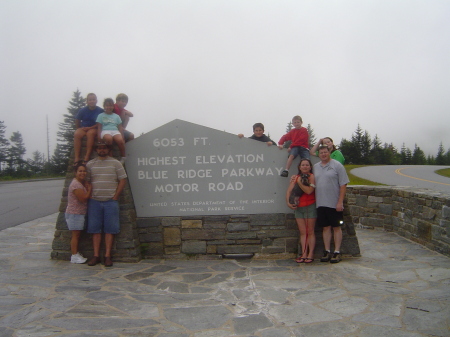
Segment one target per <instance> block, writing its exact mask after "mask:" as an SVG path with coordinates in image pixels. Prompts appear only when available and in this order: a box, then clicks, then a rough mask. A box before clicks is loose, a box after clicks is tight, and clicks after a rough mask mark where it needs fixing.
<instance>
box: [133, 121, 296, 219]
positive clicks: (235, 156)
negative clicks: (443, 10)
mask: <svg viewBox="0 0 450 337" xmlns="http://www.w3.org/2000/svg"><path fill="white" fill-rule="evenodd" d="M126 152H127V160H126V170H127V173H128V179H129V182H130V185H131V190H132V193H133V198H134V202H135V208H136V212H137V216H138V217H157V216H190V215H192V216H198V215H225V214H261V213H289V212H292V210H290V209H289V208H288V207H287V206H286V201H285V194H286V189H287V186H288V184H289V180H290V176H291V175H293V174H296V173H297V165H298V162H299V159H298V158H296V160H295V161H294V164H293V165H292V167H291V169H290V172H289V177H288V178H283V177H280V172H281V171H282V170H283V168H284V166H285V165H286V160H287V156H288V152H287V150H286V149H283V150H280V149H279V148H278V147H277V146H276V144H274V145H272V146H268V145H267V144H266V143H263V142H259V141H256V140H253V139H248V138H239V137H238V136H237V135H235V134H230V133H227V132H223V131H219V130H215V129H212V128H208V127H205V126H201V125H197V124H193V123H190V122H186V121H183V120H179V119H176V120H173V121H172V122H169V123H167V124H165V125H162V126H160V127H159V128H156V129H154V130H152V131H150V132H148V133H146V134H144V135H142V136H140V137H138V138H136V139H135V140H134V141H131V142H129V143H127V145H126Z"/></svg>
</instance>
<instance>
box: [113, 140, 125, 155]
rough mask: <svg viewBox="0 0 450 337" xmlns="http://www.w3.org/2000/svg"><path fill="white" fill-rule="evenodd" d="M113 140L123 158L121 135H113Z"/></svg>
mask: <svg viewBox="0 0 450 337" xmlns="http://www.w3.org/2000/svg"><path fill="white" fill-rule="evenodd" d="M113 138H114V141H115V142H116V144H117V146H118V147H119V150H120V156H121V157H125V156H126V154H125V142H124V141H123V138H122V135H115V136H114V137H113Z"/></svg>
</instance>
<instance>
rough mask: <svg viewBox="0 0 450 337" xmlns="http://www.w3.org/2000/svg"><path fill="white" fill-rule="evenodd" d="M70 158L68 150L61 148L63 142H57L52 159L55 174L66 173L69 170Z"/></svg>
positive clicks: (52, 169) (52, 168)
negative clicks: (67, 154) (67, 153)
mask: <svg viewBox="0 0 450 337" xmlns="http://www.w3.org/2000/svg"><path fill="white" fill-rule="evenodd" d="M68 161H69V158H68V157H67V156H66V152H65V151H63V150H62V149H61V144H56V148H55V151H54V152H53V156H52V159H51V171H52V173H54V174H58V175H61V174H65V173H66V172H67V166H68V164H69V163H68Z"/></svg>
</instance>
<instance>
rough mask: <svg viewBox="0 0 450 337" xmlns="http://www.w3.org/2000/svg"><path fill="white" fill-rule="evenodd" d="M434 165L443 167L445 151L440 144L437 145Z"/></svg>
mask: <svg viewBox="0 0 450 337" xmlns="http://www.w3.org/2000/svg"><path fill="white" fill-rule="evenodd" d="M435 165H445V150H444V145H442V142H441V143H440V144H439V147H438V153H437V156H436V158H435Z"/></svg>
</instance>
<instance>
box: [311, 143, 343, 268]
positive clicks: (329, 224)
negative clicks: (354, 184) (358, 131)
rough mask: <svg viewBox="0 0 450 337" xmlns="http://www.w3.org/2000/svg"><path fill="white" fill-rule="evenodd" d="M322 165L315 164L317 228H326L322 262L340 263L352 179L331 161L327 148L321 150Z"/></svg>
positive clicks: (324, 229)
mask: <svg viewBox="0 0 450 337" xmlns="http://www.w3.org/2000/svg"><path fill="white" fill-rule="evenodd" d="M319 158H320V162H318V163H317V164H315V165H314V169H313V172H314V176H315V178H316V207H317V222H316V223H317V225H318V226H320V227H322V228H323V243H324V246H325V251H324V253H323V256H322V258H321V259H320V261H321V262H328V261H329V262H331V263H338V262H339V261H341V259H342V257H341V252H340V249H341V243H342V228H341V226H342V225H343V224H344V217H343V211H344V197H345V191H346V189H347V184H348V183H349V181H350V180H349V179H348V176H347V172H346V171H345V168H344V166H343V165H342V164H341V163H339V162H338V161H337V160H334V159H331V157H330V150H329V149H328V147H327V146H320V147H319ZM331 228H333V236H334V253H333V254H331V235H332V234H331Z"/></svg>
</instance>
